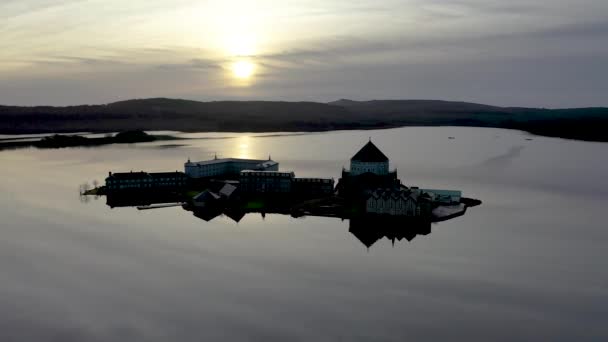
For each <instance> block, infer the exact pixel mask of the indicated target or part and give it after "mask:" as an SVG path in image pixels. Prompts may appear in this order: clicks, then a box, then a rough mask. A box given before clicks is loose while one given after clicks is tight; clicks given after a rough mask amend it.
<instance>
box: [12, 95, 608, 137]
mask: <svg viewBox="0 0 608 342" xmlns="http://www.w3.org/2000/svg"><path fill="white" fill-rule="evenodd" d="M438 126H460V127H489V128H502V129H515V130H521V131H525V132H529V133H531V134H535V135H540V136H548V137H557V138H564V139H573V140H583V141H598V142H608V133H607V132H606V131H605V129H604V128H605V127H608V108H603V107H600V108H572V109H542V108H510V107H495V106H488V105H482V104H475V103H466V102H448V101H434V100H387V101H363V102H359V101H350V100H340V101H335V102H330V103H316V102H276V101H275V102H272V101H220V102H196V101H187V100H173V99H147V100H130V101H123V102H117V103H112V104H108V105H96V106H74V107H8V106H0V134H41V133H57V134H70V133H75V132H91V133H107V132H123V131H134V130H141V131H180V132H234V133H239V132H241V133H244V132H249V133H272V132H328V131H338V130H374V129H390V128H399V127H438Z"/></svg>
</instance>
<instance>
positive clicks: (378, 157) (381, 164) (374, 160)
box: [350, 139, 389, 176]
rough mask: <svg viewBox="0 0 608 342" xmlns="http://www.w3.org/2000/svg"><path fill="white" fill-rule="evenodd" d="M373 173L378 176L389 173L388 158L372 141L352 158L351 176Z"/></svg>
mask: <svg viewBox="0 0 608 342" xmlns="http://www.w3.org/2000/svg"><path fill="white" fill-rule="evenodd" d="M365 173H373V174H375V175H378V176H386V175H388V173H389V172H388V158H387V157H386V156H385V155H384V153H382V151H380V149H378V147H376V145H374V143H372V141H371V139H370V141H369V142H368V143H367V144H365V146H363V148H361V149H360V150H359V152H357V153H356V154H355V155H354V156H353V157H352V158H351V159H350V174H351V176H359V175H362V174H365Z"/></svg>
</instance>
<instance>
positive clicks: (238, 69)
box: [232, 60, 255, 79]
mask: <svg viewBox="0 0 608 342" xmlns="http://www.w3.org/2000/svg"><path fill="white" fill-rule="evenodd" d="M254 72H255V64H254V63H252V62H251V61H247V60H242V61H237V62H235V63H234V64H233V65H232V73H233V74H234V76H235V77H236V78H239V79H248V78H250V77H251V76H253V73H254Z"/></svg>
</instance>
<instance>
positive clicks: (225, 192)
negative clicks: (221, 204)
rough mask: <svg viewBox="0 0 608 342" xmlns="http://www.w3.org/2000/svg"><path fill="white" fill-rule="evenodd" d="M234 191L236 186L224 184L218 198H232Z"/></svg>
mask: <svg viewBox="0 0 608 342" xmlns="http://www.w3.org/2000/svg"><path fill="white" fill-rule="evenodd" d="M236 189H237V188H236V186H234V185H232V184H226V185H224V186H223V187H222V189H221V190H220V196H224V197H230V196H232V194H233V193H234V191H235V190H236Z"/></svg>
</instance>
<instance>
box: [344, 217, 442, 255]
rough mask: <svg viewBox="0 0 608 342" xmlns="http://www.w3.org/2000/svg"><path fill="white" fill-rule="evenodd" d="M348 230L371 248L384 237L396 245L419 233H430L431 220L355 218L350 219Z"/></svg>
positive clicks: (411, 238) (409, 239) (410, 239)
mask: <svg viewBox="0 0 608 342" xmlns="http://www.w3.org/2000/svg"><path fill="white" fill-rule="evenodd" d="M348 231H349V232H350V233H351V234H353V235H354V236H355V237H356V238H357V239H358V240H359V241H361V243H362V244H364V245H365V246H366V247H367V248H370V247H371V246H373V245H374V244H375V243H376V242H378V240H381V239H382V238H387V239H388V240H390V241H391V242H392V244H393V246H394V245H395V242H400V241H403V240H407V241H412V240H413V239H414V238H415V237H416V236H418V235H428V234H430V233H431V222H430V221H423V220H403V219H401V220H399V219H381V220H370V219H367V218H353V219H350V222H349V229H348Z"/></svg>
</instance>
